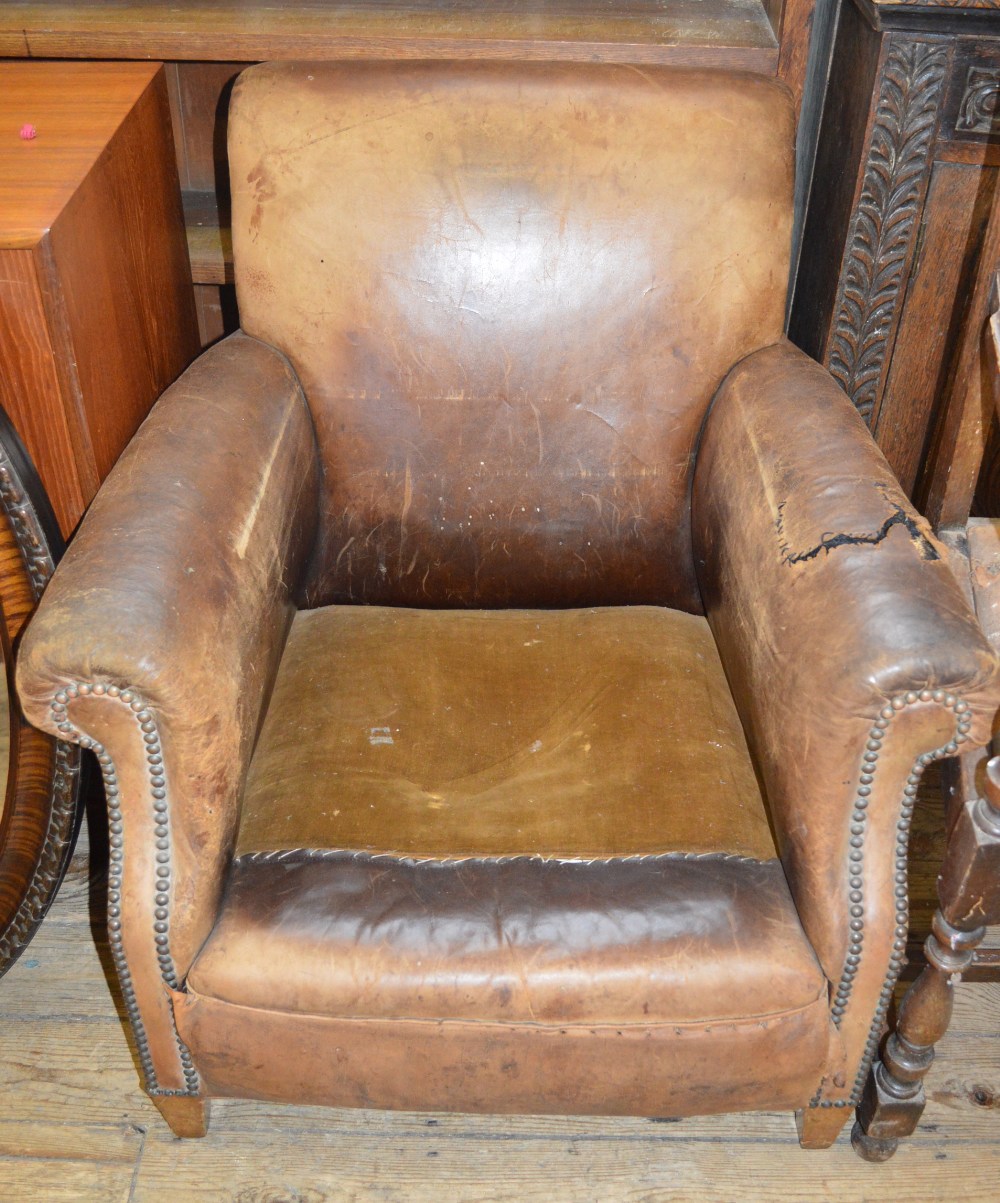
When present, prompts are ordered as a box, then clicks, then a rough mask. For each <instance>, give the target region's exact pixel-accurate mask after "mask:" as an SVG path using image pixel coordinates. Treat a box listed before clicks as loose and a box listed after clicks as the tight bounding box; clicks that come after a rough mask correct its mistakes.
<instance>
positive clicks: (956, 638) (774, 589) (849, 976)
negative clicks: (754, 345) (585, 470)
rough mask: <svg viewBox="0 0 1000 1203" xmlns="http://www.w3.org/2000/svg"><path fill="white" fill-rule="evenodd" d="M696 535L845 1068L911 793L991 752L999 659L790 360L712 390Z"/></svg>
mask: <svg viewBox="0 0 1000 1203" xmlns="http://www.w3.org/2000/svg"><path fill="white" fill-rule="evenodd" d="M692 519H693V535H694V551H695V565H696V571H697V574H698V579H699V584H700V587H701V591H702V597H703V601H704V605H705V609H706V613H707V615H708V619H709V622H710V624H711V627H712V630H713V633H714V635H715V638H716V641H717V644H718V647H719V651H720V655H721V657H722V661H723V664H724V666H725V669H726V673H727V675H728V678H729V682H730V685H731V687H732V691H733V695H734V697H735V700H736V704H737V706H738V708H739V711H740V715H741V718H742V720H743V725H744V728H745V730H746V733H747V737H748V741H749V744H750V747H751V750H752V753H753V755H754V757H755V760H756V763H757V767H758V772H759V776H760V779H761V781H762V784H763V787H764V791H765V794H766V798H767V803H768V806H769V809H770V814H771V819H772V823H773V826H774V829H775V832H776V836H777V839H778V845H779V850H780V853H781V857H782V861H783V864H784V867H785V871H786V874H787V876H788V879H789V884H790V887H791V889H792V893H793V896H794V898H795V902H796V906H797V909H798V911H799V914H800V917H801V919H802V922H803V925H804V927H805V930H806V933H807V935H808V936H809V938H810V940H811V942H812V944H813V947H814V948H815V950H816V952H817V955H818V956H819V958H820V962H821V964H822V965H823V967H824V970H825V971H826V974H827V976H828V977H829V979H830V982H831V1006H832V1012H833V1018H834V1020H835V1024H836V1026H837V1028H838V1030H839V1031H840V1032H841V1034H842V1036H843V1037H844V1040H845V1047H846V1053H847V1060H848V1062H851V1063H852V1064H853V1066H857V1065H858V1063H859V1062H858V1058H859V1056H860V1052H859V1049H861V1050H863V1049H864V1047H865V1045H866V1043H868V1042H870V1039H871V1025H872V1014H873V1009H875V1008H876V1005H877V1004H878V1006H879V1007H881V1008H883V1009H884V1003H885V1002H886V1001H887V998H886V997H885V991H886V988H887V981H888V978H889V977H890V976H891V975H892V974H893V973H894V972H895V971H897V970H898V968H899V966H900V965H901V963H902V955H903V952H902V950H903V949H904V948H905V940H906V897H905V889H906V884H905V883H906V877H905V872H906V859H905V855H906V836H907V833H908V828H909V814H910V810H911V809H912V805H913V796H914V794H915V792H916V789H915V785H916V780H917V777H918V776H919V773H920V771H921V770H922V767H923V765H924V764H926V763H928V762H929V761H930V760H931V759H934V758H935V757H937V756H940V755H947V754H950V753H953V752H954V751H955V750H957V745H958V744H959V743H962V742H965V741H980V742H985V741H986V740H987V739H988V738H989V736H990V732H991V724H992V721H993V717H994V714H995V712H996V709H997V705H998V703H1000V688H998V675H997V668H998V666H997V661H996V657H995V655H994V653H993V652H992V650H991V649H990V646H989V644H988V643H987V642H986V640H985V638H984V637H983V635H982V633H981V632H980V630H979V627H978V626H977V624H976V621H975V619H974V617H973V615H972V613H971V611H970V609H969V607H968V605H967V603H966V601H965V598H964V597H963V595H962V592H961V591H960V589H959V586H958V584H957V582H956V581H955V579H954V578H953V577H952V575H951V572H950V570H949V569H948V567H947V564H946V561H945V558H944V549H943V548H942V547H941V545H940V544H939V543H937V541H936V540H935V538H934V536H933V534H932V532H931V530H930V528H929V527H928V525H927V523H926V522H925V521H924V520H923V519H922V518H921V517H920V516H919V515H918V514H917V513H916V512H915V511H914V510H913V508H912V507H911V506H910V505H909V503H908V501H907V500H906V498H905V496H904V495H903V493H902V491H901V490H900V488H899V486H898V484H897V483H896V481H895V479H894V477H893V475H892V472H891V469H890V468H889V466H888V464H887V463H886V461H885V459H884V458H883V456H882V454H881V452H880V451H879V450H878V448H877V447H876V446H875V444H874V442H873V440H872V439H871V436H870V435H869V433H868V431H867V429H866V428H865V425H864V423H863V421H862V420H861V418H860V416H859V415H858V413H857V412H856V410H855V409H854V407H853V406H852V405H851V403H850V402H849V400H848V399H847V397H846V396H845V395H844V393H843V392H842V391H841V390H840V389H839V388H838V387H837V385H836V384H835V383H834V381H833V380H832V378H831V377H830V376H829V375H828V373H827V372H825V371H824V370H823V369H822V368H820V367H819V366H818V365H817V364H815V363H814V362H813V361H812V360H810V359H809V358H808V357H807V356H805V355H804V354H802V353H801V352H800V351H798V350H796V349H795V348H794V347H792V346H791V344H789V343H787V342H782V343H780V344H777V345H775V346H772V347H768V348H766V349H764V350H762V351H758V352H756V353H755V354H753V355H751V356H749V357H748V358H747V359H745V360H743V361H742V362H741V363H740V364H738V365H737V366H736V367H735V368H734V369H733V370H732V372H731V373H730V374H729V376H728V377H727V378H726V380H725V381H724V382H723V384H722V386H721V388H720V389H719V392H718V394H717V396H716V398H715V400H714V403H713V407H712V410H711V413H710V415H709V418H708V420H707V423H706V427H705V430H704V433H703V437H702V442H701V445H700V448H699V451H698V458H697V463H696V469H695V479H694V491H693V498H692ZM854 1072H855V1071H854V1069H853V1068H851V1069H849V1072H848V1077H849V1078H850V1077H851V1076H853V1073H854ZM841 1085H842V1086H843V1090H841V1091H839V1094H840V1095H846V1093H847V1092H848V1091H849V1090H850V1089H851V1087H852V1085H853V1082H852V1081H851V1080H848V1081H847V1082H846V1083H842V1084H841ZM827 1088H828V1089H829V1090H830V1091H831V1092H832V1094H834V1095H837V1094H838V1091H837V1090H835V1089H834V1088H833V1087H832V1085H830V1084H828V1086H827Z"/></svg>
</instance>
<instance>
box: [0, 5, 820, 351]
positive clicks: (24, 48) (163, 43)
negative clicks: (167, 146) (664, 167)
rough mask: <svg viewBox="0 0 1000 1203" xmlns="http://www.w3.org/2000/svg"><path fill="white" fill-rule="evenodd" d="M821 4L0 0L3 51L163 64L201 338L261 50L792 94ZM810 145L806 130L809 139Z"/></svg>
mask: <svg viewBox="0 0 1000 1203" xmlns="http://www.w3.org/2000/svg"><path fill="white" fill-rule="evenodd" d="M815 4H816V0H625V2H624V3H620V4H608V3H606V2H604V0H530V2H526V3H519V4H515V5H497V4H493V3H483V0H406V2H405V3H403V4H393V5H391V6H389V7H386V5H384V4H383V3H381V0H354V2H353V3H344V2H343V0H284V2H280V0H242V2H240V3H236V2H234V0H174V2H173V3H165V2H162V0H132V2H131V3H122V4H115V5H108V4H103V3H99V2H98V0H70V2H68V3H51V2H46V3H37V2H36V3H30V2H29V3H8V4H5V5H2V6H0V57H9V58H22V57H33V58H36V57H37V58H88V59H136V58H153V59H163V60H167V80H168V86H169V89H170V99H171V111H172V116H173V121H174V135H175V143H176V147H177V159H178V168H179V172H180V178H181V186H182V188H183V190H184V210H185V214H186V219H187V229H188V239H189V247H190V256H191V266H192V271H193V275H194V280H195V284H196V289H195V296H196V302H197V306H198V318H199V324H200V330H201V339H202V342H203V343H208V342H211V341H213V340H214V339H216V338H218V337H220V336H221V335H222V334H223V333H226V332H228V331H230V330H233V329H235V328H236V325H237V322H238V316H237V314H236V306H235V299H234V295H233V291H232V288H231V287H230V286H231V283H232V251H231V244H230V238H229V228H228V226H229V199H228V184H227V179H228V170H227V165H226V154H225V138H226V106H227V103H228V96H229V89H230V86H231V83H232V80H233V78H234V77H235V76H236V75H237V74H238V73H239V71H240V70H241V69H242V67H244V66H246V65H247V64H249V63H252V62H256V61H259V60H261V59H288V58H293V59H302V58H308V59H357V58H361V59H385V58H390V59H392V58H420V59H426V58H504V59H539V60H549V61H552V60H577V61H602V62H623V63H630V64H632V65H633V66H635V67H636V69H637V70H641V69H642V66H643V64H650V63H671V64H676V65H679V66H715V67H724V68H738V69H742V70H748V71H755V72H761V73H763V74H767V75H774V74H777V75H778V76H779V78H781V79H783V80H784V81H785V82H786V83H787V84H788V85H789V86H790V87H791V89H792V91H793V94H794V95H795V98H796V106H798V105H799V104H800V103H801V100H802V93H803V88H804V84H805V79H806V66H807V57H808V51H809V33H810V29H811V26H812V18H813V9H814V7H815ZM805 141H806V142H808V138H807V139H806V140H805Z"/></svg>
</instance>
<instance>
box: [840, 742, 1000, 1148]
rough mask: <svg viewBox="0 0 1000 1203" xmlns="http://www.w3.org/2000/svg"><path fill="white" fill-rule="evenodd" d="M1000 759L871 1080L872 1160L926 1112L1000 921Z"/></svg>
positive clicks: (856, 1134)
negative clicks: (940, 1050) (963, 983)
mask: <svg viewBox="0 0 1000 1203" xmlns="http://www.w3.org/2000/svg"><path fill="white" fill-rule="evenodd" d="M998 883H1000V757H994V758H993V759H992V760H991V761H990V762H989V763H988V764H987V766H986V797H985V798H977V799H976V800H974V801H971V802H967V803H966V804H965V807H964V808H963V810H962V811H961V813H960V814H959V816H958V819H957V820H956V822H955V826H954V828H953V829H952V833H951V838H950V839H949V841H948V847H947V849H946V851H945V857H944V865H943V867H942V871H941V876H940V877H939V878H938V898H939V900H940V903H941V905H940V907H939V908H938V910H937V911H936V912H935V914H934V924H933V930H932V932H931V934H930V935H929V936H928V937H927V943H926V945H925V946H924V947H925V951H926V955H927V964H926V966H925V967H924V969H923V971H922V972H921V974H920V976H919V977H918V978H917V980H916V981H915V982H914V983H913V985H912V986H911V987H910V989H909V990H908V991H907V992H906V995H905V997H904V998H903V1002H902V1004H901V1005H900V1009H899V1017H898V1019H897V1022H896V1030H895V1031H894V1032H893V1033H892V1034H891V1035H890V1036H889V1038H888V1039H887V1040H886V1043H885V1048H884V1050H883V1053H882V1059H881V1060H880V1061H876V1062H875V1063H874V1065H873V1066H872V1068H871V1072H870V1073H869V1075H868V1081H867V1082H866V1084H865V1090H864V1094H863V1095H862V1097H861V1102H860V1103H859V1104H858V1119H857V1123H856V1124H855V1125H854V1131H853V1132H852V1134H851V1143H852V1144H853V1145H854V1148H855V1151H856V1152H857V1153H858V1154H859V1155H860V1156H861V1157H864V1158H865V1160H867V1161H885V1160H886V1159H887V1158H889V1157H891V1156H892V1155H893V1153H894V1152H895V1151H896V1147H897V1145H898V1144H899V1141H900V1139H901V1138H902V1137H904V1136H909V1135H910V1133H911V1132H913V1130H914V1129H915V1128H916V1126H917V1123H918V1122H919V1120H920V1116H921V1114H922V1113H923V1110H924V1106H925V1103H926V1099H925V1097H924V1087H923V1079H924V1075H925V1074H926V1073H927V1071H928V1069H930V1067H931V1063H932V1061H933V1060H934V1045H935V1044H936V1043H937V1042H938V1041H939V1040H940V1039H941V1037H942V1036H943V1035H944V1034H945V1032H946V1031H947V1030H948V1024H949V1023H950V1021H951V1012H952V1007H953V1005H954V993H955V986H956V985H957V984H958V982H959V981H960V980H961V977H962V973H963V971H964V970H965V969H967V968H968V967H969V965H970V964H971V963H972V955H973V952H974V951H975V948H976V946H977V945H978V944H979V943H980V942H981V941H982V939H983V937H984V936H985V935H986V926H987V925H988V924H990V923H995V922H997V920H998V919H1000V884H998Z"/></svg>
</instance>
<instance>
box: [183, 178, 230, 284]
mask: <svg viewBox="0 0 1000 1203" xmlns="http://www.w3.org/2000/svg"><path fill="white" fill-rule="evenodd" d="M182 199H183V202H184V227H185V230H186V232H187V244H188V254H189V255H190V256H191V278H192V280H193V281H194V282H195V284H232V282H233V239H232V234H231V233H230V230H229V226H228V224H224V223H222V222H220V220H219V205H218V200H217V197H216V195H215V193H214V192H184V193H183V194H182Z"/></svg>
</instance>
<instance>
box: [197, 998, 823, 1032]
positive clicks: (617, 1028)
mask: <svg viewBox="0 0 1000 1203" xmlns="http://www.w3.org/2000/svg"><path fill="white" fill-rule="evenodd" d="M823 994H824V992H823V991H821V992H820V993H819V994H817V995H816V997H815V998H813V999H811V1000H810V1001H809V1002H806V1003H803V1004H802V1006H800V1007H795V1008H793V1009H792V1010H784V1011H765V1012H763V1013H761V1014H759V1015H744V1016H740V1017H739V1018H733V1019H711V1020H702V1021H695V1020H692V1019H678V1020H670V1019H655V1020H641V1019H634V1020H624V1021H622V1022H621V1023H613V1022H611V1021H610V1020H597V1021H595V1022H594V1023H585V1022H583V1021H581V1020H574V1021H573V1022H571V1023H555V1022H553V1023H539V1022H538V1021H537V1020H534V1021H533V1020H530V1019H512V1020H503V1019H474V1018H471V1017H466V1016H464V1015H463V1016H457V1015H448V1016H443V1017H435V1016H430V1015H428V1016H422V1015H402V1016H395V1015H330V1014H329V1013H327V1012H316V1011H284V1010H278V1009H277V1008H276V1007H270V1006H252V1005H249V1004H247V1003H238V1002H231V1001H230V1000H229V999H225V998H219V997H218V995H215V994H206V993H202V992H200V991H198V990H197V989H190V990H189V991H188V997H189V998H190V999H191V1001H192V1004H193V1005H197V1003H199V1002H209V1003H218V1004H219V1005H220V1006H223V1007H233V1008H234V1009H236V1010H240V1011H251V1012H252V1011H264V1012H267V1013H268V1014H269V1015H288V1016H291V1017H292V1018H295V1019H310V1020H312V1019H315V1020H329V1021H330V1022H331V1023H359V1024H365V1023H370V1024H393V1025H395V1024H401V1023H402V1024H413V1025H419V1024H424V1025H426V1026H428V1027H434V1028H440V1027H447V1026H449V1025H455V1026H469V1027H492V1028H506V1029H510V1028H531V1029H532V1030H537V1031H539V1032H560V1033H568V1032H594V1031H598V1030H600V1031H609V1032H621V1031H624V1030H626V1029H628V1030H630V1031H636V1032H642V1031H647V1030H649V1029H650V1028H666V1029H669V1030H672V1031H676V1030H678V1029H681V1028H684V1029H687V1030H690V1031H699V1032H709V1031H713V1030H716V1029H719V1028H740V1027H759V1026H760V1025H761V1024H762V1023H772V1022H777V1023H783V1022H785V1021H788V1022H792V1021H794V1020H797V1019H799V1018H801V1017H802V1016H803V1015H807V1014H808V1013H809V1012H810V1011H812V1010H814V1009H815V1008H816V1006H817V1005H819V1004H822V1005H823V1008H824V1010H825V999H824V998H823Z"/></svg>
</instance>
